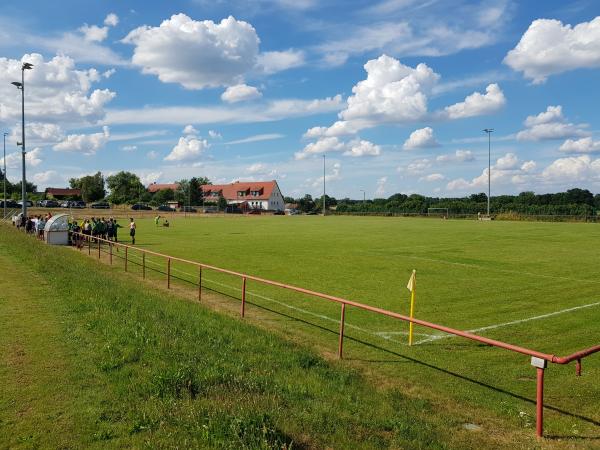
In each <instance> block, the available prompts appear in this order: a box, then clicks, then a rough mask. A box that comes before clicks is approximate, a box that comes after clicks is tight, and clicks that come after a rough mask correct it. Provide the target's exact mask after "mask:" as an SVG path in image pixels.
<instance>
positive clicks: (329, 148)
mask: <svg viewBox="0 0 600 450" xmlns="http://www.w3.org/2000/svg"><path fill="white" fill-rule="evenodd" d="M344 149H345V145H344V143H343V142H342V141H340V140H339V139H338V138H337V137H325V138H321V139H319V140H318V141H316V142H311V143H310V144H308V145H306V147H304V149H302V151H301V152H297V153H295V155H294V157H295V159H297V160H299V159H305V158H306V157H308V156H310V155H316V154H320V153H325V152H340V151H343V150H344Z"/></svg>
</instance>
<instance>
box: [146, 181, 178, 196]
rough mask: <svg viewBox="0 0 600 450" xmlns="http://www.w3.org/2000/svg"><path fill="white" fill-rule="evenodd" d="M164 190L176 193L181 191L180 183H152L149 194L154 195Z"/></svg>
mask: <svg viewBox="0 0 600 450" xmlns="http://www.w3.org/2000/svg"><path fill="white" fill-rule="evenodd" d="M164 189H171V190H172V191H176V190H177V189H179V184H178V183H152V184H151V185H150V186H148V192H150V193H151V194H154V193H155V192H158V191H162V190H164Z"/></svg>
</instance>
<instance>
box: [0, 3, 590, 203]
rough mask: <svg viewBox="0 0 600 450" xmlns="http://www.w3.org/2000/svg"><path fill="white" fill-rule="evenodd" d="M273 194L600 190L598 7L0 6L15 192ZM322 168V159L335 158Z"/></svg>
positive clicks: (0, 87) (1, 108) (4, 122)
mask: <svg viewBox="0 0 600 450" xmlns="http://www.w3.org/2000/svg"><path fill="white" fill-rule="evenodd" d="M22 62H29V63H32V64H33V65H34V68H33V69H32V70H29V71H26V72H25V115H26V150H27V173H28V179H29V180H32V181H33V182H34V183H36V184H37V185H38V187H39V188H41V189H43V188H45V187H48V186H51V187H64V186H66V185H68V180H69V179H70V178H72V177H80V176H82V175H86V174H91V173H95V172H96V171H102V172H103V173H104V174H105V175H110V174H112V173H116V172H118V171H120V170H127V171H132V172H134V173H136V174H138V175H139V176H140V179H141V180H142V182H143V183H145V184H149V183H152V182H159V183H161V182H164V183H168V182H173V181H176V180H180V179H185V178H190V177H192V176H206V177H208V178H209V179H210V180H211V181H212V182H213V183H228V182H232V181H235V180H241V181H244V180H272V179H275V180H277V181H278V183H279V185H280V187H281V190H282V192H283V194H284V195H286V196H293V197H299V196H303V195H304V194H305V193H308V194H311V195H313V196H314V195H320V194H321V193H322V189H323V187H322V186H323V164H324V163H325V182H326V186H327V193H328V194H329V195H332V196H334V197H336V198H344V197H350V198H355V199H361V198H362V197H363V195H365V196H366V197H367V198H378V197H388V196H390V195H392V194H394V193H398V192H402V193H406V194H411V193H420V194H424V195H432V196H440V197H442V196H443V197H456V196H463V195H469V194H471V193H478V192H485V191H487V181H488V169H487V166H488V138H487V135H486V133H485V132H484V131H483V130H484V129H486V128H488V129H493V130H494V131H493V133H491V183H492V195H498V194H515V193H518V192H522V191H535V192H537V193H545V192H557V191H561V190H564V189H568V188H572V187H580V188H587V189H590V190H591V191H593V192H596V193H598V192H600V120H599V117H598V113H597V111H598V105H599V104H600V90H599V89H598V88H597V85H598V79H599V75H600V5H598V3H597V2H596V1H594V0H574V1H570V2H564V1H553V0H547V1H544V2H517V1H511V0H485V1H475V0H472V1H467V0H379V1H375V0H370V1H359V0H232V1H224V0H170V1H168V2H147V1H143V0H137V1H125V0H120V1H109V0H106V1H96V2H82V1H81V0H61V1H60V2H48V1H47V0H29V1H27V2H23V1H17V0H5V1H4V2H3V8H2V12H1V13H0V127H2V129H3V130H4V131H5V132H7V133H9V134H8V136H7V138H6V153H7V156H6V164H7V173H8V178H9V179H10V180H12V181H18V179H19V178H20V170H21V169H20V164H21V162H20V153H19V152H20V149H19V148H18V147H17V146H16V142H17V140H19V141H20V134H21V125H20V119H21V97H20V92H19V91H18V90H17V89H15V87H14V86H12V85H11V84H10V83H11V82H12V81H19V80H20V79H21V64H22ZM323 156H325V158H323Z"/></svg>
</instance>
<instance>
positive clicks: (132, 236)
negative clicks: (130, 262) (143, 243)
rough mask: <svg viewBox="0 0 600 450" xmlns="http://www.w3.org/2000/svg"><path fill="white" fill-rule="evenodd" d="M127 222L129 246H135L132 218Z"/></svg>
mask: <svg viewBox="0 0 600 450" xmlns="http://www.w3.org/2000/svg"><path fill="white" fill-rule="evenodd" d="M129 221H130V222H129V236H131V244H132V245H135V222H134V221H133V217H131V218H130V219H129Z"/></svg>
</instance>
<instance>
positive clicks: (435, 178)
mask: <svg viewBox="0 0 600 450" xmlns="http://www.w3.org/2000/svg"><path fill="white" fill-rule="evenodd" d="M445 178H446V177H444V175H442V174H441V173H432V174H429V175H425V176H424V177H421V178H419V180H420V181H428V182H434V181H442V180H444V179H445Z"/></svg>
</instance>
